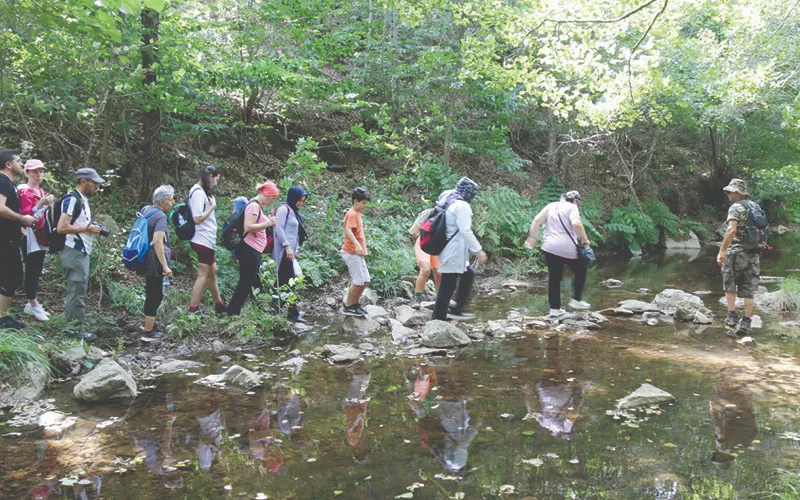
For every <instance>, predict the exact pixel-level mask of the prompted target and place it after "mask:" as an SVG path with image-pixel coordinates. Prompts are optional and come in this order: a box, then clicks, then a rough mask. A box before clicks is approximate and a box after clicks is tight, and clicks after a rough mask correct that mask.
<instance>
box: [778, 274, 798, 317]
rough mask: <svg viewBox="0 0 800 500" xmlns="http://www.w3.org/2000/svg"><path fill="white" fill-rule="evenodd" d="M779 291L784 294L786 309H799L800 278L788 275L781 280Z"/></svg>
mask: <svg viewBox="0 0 800 500" xmlns="http://www.w3.org/2000/svg"><path fill="white" fill-rule="evenodd" d="M780 289H781V292H783V295H784V301H783V302H784V307H782V309H784V310H788V311H800V278H798V277H797V276H789V277H787V278H786V279H785V280H783V281H782V282H781V285H780Z"/></svg>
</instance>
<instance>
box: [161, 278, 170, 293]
mask: <svg viewBox="0 0 800 500" xmlns="http://www.w3.org/2000/svg"><path fill="white" fill-rule="evenodd" d="M161 292H162V293H163V294H164V295H167V294H168V293H169V277H168V276H164V279H163V280H161Z"/></svg>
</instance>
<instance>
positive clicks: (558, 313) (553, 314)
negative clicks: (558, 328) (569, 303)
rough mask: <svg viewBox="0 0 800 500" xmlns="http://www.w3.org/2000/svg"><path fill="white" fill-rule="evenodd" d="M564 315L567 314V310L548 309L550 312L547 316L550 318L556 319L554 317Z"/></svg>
mask: <svg viewBox="0 0 800 500" xmlns="http://www.w3.org/2000/svg"><path fill="white" fill-rule="evenodd" d="M566 315H567V311H565V310H563V309H550V314H548V315H547V317H549V318H552V319H556V318H560V317H562V316H566Z"/></svg>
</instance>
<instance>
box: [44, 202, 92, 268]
mask: <svg viewBox="0 0 800 500" xmlns="http://www.w3.org/2000/svg"><path fill="white" fill-rule="evenodd" d="M69 197H74V198H75V199H76V200H77V201H78V202H77V203H76V204H75V212H74V213H73V214H72V218H71V219H70V221H69V223H70V224H75V221H76V220H77V219H78V216H80V215H81V211H82V210H83V202H82V201H81V195H79V194H78V192H77V191H75V190H74V189H73V190H72V191H70V192H69V193H67V194H66V195H64V196H62V197H61V198H59V199H58V200H56V202H55V203H52V204H51V205H50V206H49V207H48V208H47V211H46V212H45V214H44V228H43V229H42V232H43V233H44V237H45V239H46V240H47V247H48V248H49V249H50V253H58V252H60V251H62V250H64V247H65V246H66V244H67V235H66V234H61V233H59V232H58V220H59V219H60V218H61V205H62V204H63V202H64V200H66V199H67V198H69Z"/></svg>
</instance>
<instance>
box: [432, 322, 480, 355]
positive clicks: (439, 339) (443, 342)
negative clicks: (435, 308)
mask: <svg viewBox="0 0 800 500" xmlns="http://www.w3.org/2000/svg"><path fill="white" fill-rule="evenodd" d="M471 343H472V340H470V338H469V337H467V335H466V334H465V333H464V332H462V331H461V330H460V329H459V328H458V327H456V326H455V325H453V324H451V323H448V322H447V321H441V320H438V319H434V320H431V321H428V322H427V323H425V329H424V330H423V332H422V345H423V346H425V347H438V348H450V347H459V346H463V345H469V344H471Z"/></svg>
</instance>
